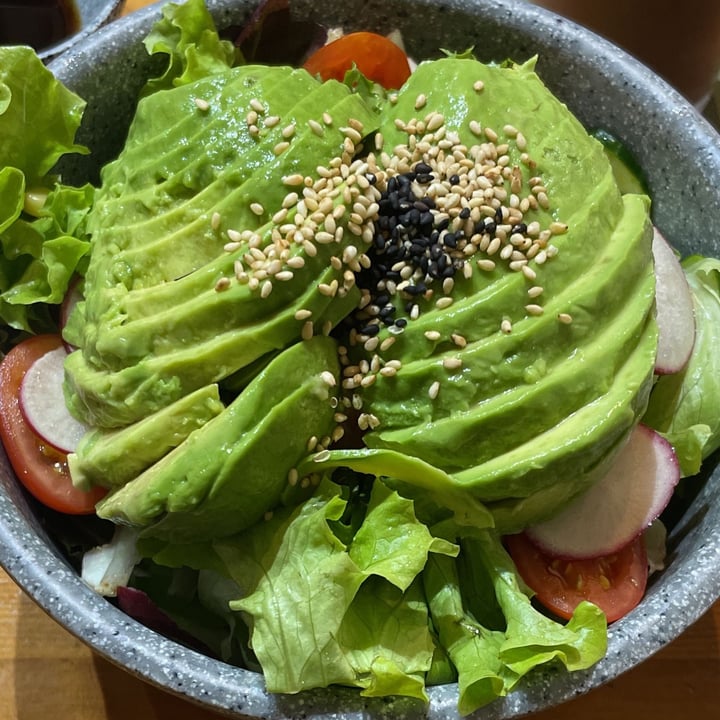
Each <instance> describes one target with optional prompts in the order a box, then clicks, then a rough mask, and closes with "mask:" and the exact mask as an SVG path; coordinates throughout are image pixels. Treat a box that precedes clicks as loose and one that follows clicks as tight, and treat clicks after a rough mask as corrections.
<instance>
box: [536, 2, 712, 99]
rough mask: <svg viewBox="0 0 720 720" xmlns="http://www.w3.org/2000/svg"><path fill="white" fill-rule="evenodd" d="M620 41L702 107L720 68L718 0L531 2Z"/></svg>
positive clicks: (625, 47) (613, 40) (618, 43)
mask: <svg viewBox="0 0 720 720" xmlns="http://www.w3.org/2000/svg"><path fill="white" fill-rule="evenodd" d="M534 1H535V4H537V5H542V6H543V7H546V8H548V9H549V10H553V11H554V12H556V13H558V14H560V15H564V16H565V17H567V18H569V19H571V20H574V21H575V22H577V23H579V24H580V25H584V26H585V27H587V28H589V29H591V30H594V31H595V32H596V33H598V34H599V35H602V36H603V37H605V38H607V39H608V40H610V41H612V42H614V43H615V44H616V45H619V46H620V47H621V48H623V49H624V50H626V51H628V52H629V53H630V54H631V55H634V56H635V57H636V58H637V59H638V60H640V61H642V62H643V63H644V64H645V65H647V66H648V67H650V68H651V69H652V70H654V71H655V72H656V73H657V74H658V75H660V76H661V77H663V78H664V79H665V80H667V81H668V82H669V83H670V84H671V85H673V86H674V87H675V88H677V89H678V90H679V91H680V92H681V93H682V94H683V95H684V96H685V97H686V98H687V99H688V100H690V102H692V103H693V104H694V105H695V106H696V107H698V108H702V107H704V106H705V104H706V103H707V101H708V99H709V97H710V94H711V92H712V87H713V83H714V81H715V79H716V77H717V74H718V70H720V1H719V0H684V1H683V2H677V0H534Z"/></svg>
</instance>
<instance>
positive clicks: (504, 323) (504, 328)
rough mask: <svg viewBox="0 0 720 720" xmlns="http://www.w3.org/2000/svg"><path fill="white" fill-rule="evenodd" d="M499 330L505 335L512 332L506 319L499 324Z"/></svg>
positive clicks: (510, 325)
mask: <svg viewBox="0 0 720 720" xmlns="http://www.w3.org/2000/svg"><path fill="white" fill-rule="evenodd" d="M500 330H501V331H502V332H504V333H505V334H506V335H509V334H510V333H511V332H512V323H511V322H510V320H508V319H507V318H506V319H505V320H503V321H502V322H501V323H500Z"/></svg>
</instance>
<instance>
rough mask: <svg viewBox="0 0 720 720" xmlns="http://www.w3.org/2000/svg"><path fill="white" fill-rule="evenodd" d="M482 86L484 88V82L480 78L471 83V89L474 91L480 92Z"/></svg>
mask: <svg viewBox="0 0 720 720" xmlns="http://www.w3.org/2000/svg"><path fill="white" fill-rule="evenodd" d="M484 88H485V83H484V82H483V81H482V80H476V81H475V82H474V83H473V90H474V91H475V92H478V93H479V92H482V91H483V89H484Z"/></svg>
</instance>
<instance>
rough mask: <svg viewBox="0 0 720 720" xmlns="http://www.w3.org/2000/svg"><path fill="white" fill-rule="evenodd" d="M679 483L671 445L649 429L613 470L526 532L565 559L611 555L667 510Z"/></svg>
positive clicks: (640, 429)
mask: <svg viewBox="0 0 720 720" xmlns="http://www.w3.org/2000/svg"><path fill="white" fill-rule="evenodd" d="M679 479H680V464H679V463H678V459H677V457H676V455H675V451H674V450H673V448H672V446H671V445H670V443H669V442H668V441H667V440H665V438H663V437H662V436H661V435H659V434H658V433H657V432H655V431H654V430H652V429H651V428H649V427H647V426H645V425H638V426H637V427H636V428H635V429H634V430H633V431H632V433H631V434H630V438H629V439H628V442H627V443H626V445H625V447H623V449H622V450H621V451H620V453H619V454H618V456H617V458H616V460H615V462H614V463H613V465H612V466H611V467H610V469H609V471H608V472H607V473H606V474H605V475H604V476H603V477H602V478H601V479H600V480H599V481H598V482H596V483H595V484H594V485H593V486H592V487H591V488H590V489H589V490H588V491H587V492H586V493H583V494H582V495H581V496H580V497H578V498H576V499H575V500H573V501H572V502H571V503H570V504H569V505H567V506H566V507H565V508H564V509H563V511H562V512H561V513H560V514H559V515H556V516H555V517H553V518H551V519H550V520H547V521H546V522H543V523H540V524H538V525H534V526H532V527H529V528H527V530H526V532H527V535H528V537H529V538H530V540H531V541H532V542H533V543H535V544H536V545H537V546H538V547H539V548H540V549H542V550H543V551H544V552H547V553H549V554H551V555H555V556H558V557H564V558H573V559H580V558H595V557H600V556H602V555H610V554H611V553H613V552H616V551H617V550H619V549H620V548H622V547H623V546H625V545H627V544H628V543H629V542H631V541H632V540H634V539H635V538H636V537H637V536H638V535H639V534H640V533H641V532H643V530H645V529H646V528H647V527H648V526H649V525H650V524H651V523H652V522H653V520H655V519H656V518H657V517H658V516H659V515H660V513H661V512H662V511H663V510H664V509H665V507H666V505H667V504H668V502H669V501H670V498H671V497H672V494H673V490H674V489H675V486H676V485H677V483H678V481H679Z"/></svg>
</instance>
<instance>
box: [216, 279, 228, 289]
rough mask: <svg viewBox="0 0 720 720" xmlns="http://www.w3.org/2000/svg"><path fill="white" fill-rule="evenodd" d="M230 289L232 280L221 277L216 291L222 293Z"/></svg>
mask: <svg viewBox="0 0 720 720" xmlns="http://www.w3.org/2000/svg"><path fill="white" fill-rule="evenodd" d="M229 287H230V278H227V277H221V278H220V279H219V280H218V281H217V282H216V283H215V290H216V291H217V292H222V291H223V290H227V289H228V288H229Z"/></svg>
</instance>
